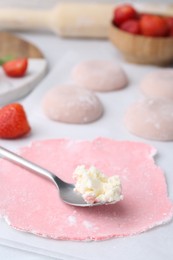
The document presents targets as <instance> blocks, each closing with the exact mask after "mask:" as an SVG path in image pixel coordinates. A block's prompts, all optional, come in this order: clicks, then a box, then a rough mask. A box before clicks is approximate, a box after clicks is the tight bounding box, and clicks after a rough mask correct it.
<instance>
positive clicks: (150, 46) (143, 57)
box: [109, 24, 173, 66]
mask: <svg viewBox="0 0 173 260" xmlns="http://www.w3.org/2000/svg"><path fill="white" fill-rule="evenodd" d="M109 39H110V41H111V42H112V43H113V44H114V45H115V46H116V48H117V49H118V50H119V51H120V52H121V53H122V55H123V56H124V58H125V59H126V60H127V61H129V62H132V63H138V64H152V65H159V66H166V65H170V64H171V63H173V37H148V36H147V37H146V36H142V35H135V34H131V33H128V32H125V31H123V30H120V29H118V28H117V27H116V26H115V25H113V24H111V26H110V30H109Z"/></svg>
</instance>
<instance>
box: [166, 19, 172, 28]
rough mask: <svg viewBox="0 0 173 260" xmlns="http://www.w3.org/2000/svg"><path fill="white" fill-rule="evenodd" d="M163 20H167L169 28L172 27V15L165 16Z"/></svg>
mask: <svg viewBox="0 0 173 260" xmlns="http://www.w3.org/2000/svg"><path fill="white" fill-rule="evenodd" d="M165 20H166V21H167V24H168V27H169V28H170V29H171V28H173V17H165Z"/></svg>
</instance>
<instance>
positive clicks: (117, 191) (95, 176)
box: [73, 165, 123, 204]
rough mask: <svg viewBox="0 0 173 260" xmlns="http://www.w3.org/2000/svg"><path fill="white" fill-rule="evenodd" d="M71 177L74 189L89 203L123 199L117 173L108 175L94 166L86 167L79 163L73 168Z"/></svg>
mask: <svg viewBox="0 0 173 260" xmlns="http://www.w3.org/2000/svg"><path fill="white" fill-rule="evenodd" d="M73 178H74V180H75V182H76V184H75V189H74V190H75V191H76V192H79V193H80V194H81V195H82V197H83V199H84V200H85V201H86V202H87V203H89V204H93V203H97V202H99V203H115V202H117V201H119V200H122V199H123V196H122V193H121V182H120V178H119V176H117V175H115V176H111V177H108V176H106V175H105V174H103V173H102V172H101V171H100V170H98V169H97V168H96V167H94V166H91V167H90V168H88V169H87V168H86V167H85V165H80V166H78V167H77V168H76V169H75V171H74V173H73Z"/></svg>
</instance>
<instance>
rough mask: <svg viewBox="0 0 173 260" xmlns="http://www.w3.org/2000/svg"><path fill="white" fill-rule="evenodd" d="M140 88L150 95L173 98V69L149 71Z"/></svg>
mask: <svg viewBox="0 0 173 260" xmlns="http://www.w3.org/2000/svg"><path fill="white" fill-rule="evenodd" d="M140 88H141V90H142V91H143V93H144V94H146V95H147V96H148V97H151V98H168V99H172V100H173V69H158V70H156V71H154V72H151V73H149V74H148V75H146V76H145V77H144V79H143V80H142V81H141V84H140Z"/></svg>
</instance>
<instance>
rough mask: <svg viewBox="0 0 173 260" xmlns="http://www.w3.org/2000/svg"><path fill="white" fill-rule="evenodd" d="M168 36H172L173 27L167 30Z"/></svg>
mask: <svg viewBox="0 0 173 260" xmlns="http://www.w3.org/2000/svg"><path fill="white" fill-rule="evenodd" d="M168 36H170V37H173V27H172V28H171V29H170V30H169V35H168Z"/></svg>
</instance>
